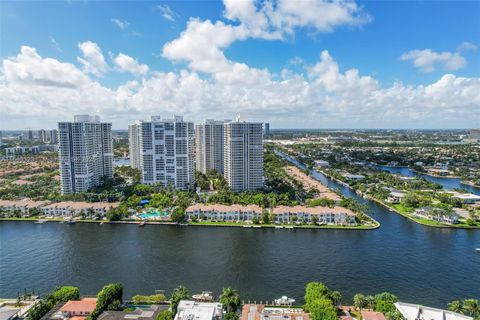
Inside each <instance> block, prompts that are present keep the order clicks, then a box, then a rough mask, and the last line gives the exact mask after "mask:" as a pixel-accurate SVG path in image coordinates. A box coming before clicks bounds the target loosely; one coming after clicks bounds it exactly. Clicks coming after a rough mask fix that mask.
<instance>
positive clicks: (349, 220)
mask: <svg viewBox="0 0 480 320" xmlns="http://www.w3.org/2000/svg"><path fill="white" fill-rule="evenodd" d="M272 213H273V215H274V222H275V223H280V224H281V223H289V222H291V221H299V222H305V223H312V222H313V221H314V219H316V221H317V223H318V224H335V225H339V224H354V223H355V213H354V212H353V211H351V210H349V209H346V208H343V207H333V208H330V207H320V206H317V207H306V206H293V207H287V206H278V207H275V208H273V210H272Z"/></svg>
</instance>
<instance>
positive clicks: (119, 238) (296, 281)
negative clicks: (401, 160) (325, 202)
mask: <svg viewBox="0 0 480 320" xmlns="http://www.w3.org/2000/svg"><path fill="white" fill-rule="evenodd" d="M313 175H314V177H315V178H317V179H319V180H320V181H322V182H323V183H325V184H327V185H328V186H330V187H332V188H338V189H339V190H340V191H341V192H342V193H343V194H344V195H346V196H348V197H353V198H355V199H357V200H358V201H360V202H362V203H367V204H368V205H369V207H370V209H371V210H372V216H373V217H374V218H375V219H376V220H378V221H379V222H380V223H381V228H379V229H376V230H372V231H358V230H356V231H354V230H352V231H346V230H293V231H289V230H274V229H265V230H263V229H245V228H207V227H193V226H189V227H177V226H158V225H147V226H145V227H143V228H138V227H137V226H135V225H108V224H105V225H99V224H81V223H77V224H75V225H68V224H59V223H52V222H48V223H45V224H34V223H30V222H0V296H3V297H5V296H10V297H11V296H15V295H16V294H17V292H18V291H22V290H23V288H24V287H29V288H31V287H35V288H36V289H39V290H40V291H41V292H46V291H48V290H51V289H52V288H53V287H54V286H56V285H62V284H71V285H78V286H79V287H80V289H81V292H82V293H83V294H95V293H96V292H97V291H98V290H99V289H100V288H101V286H103V285H104V284H105V283H109V282H112V281H120V282H122V283H123V284H124V286H125V295H126V296H132V295H134V294H137V293H141V294H150V293H153V291H154V290H155V289H165V290H167V291H169V290H171V289H172V288H174V287H175V286H177V285H179V284H184V285H186V286H187V287H188V288H190V291H191V293H192V294H193V293H199V292H201V291H203V290H212V291H214V293H216V294H218V293H219V292H220V290H221V288H222V287H224V286H228V285H229V286H232V287H234V288H237V289H239V290H240V292H241V294H242V297H243V298H244V299H245V300H247V301H248V300H251V301H257V302H259V301H260V300H262V301H264V302H265V300H269V301H271V300H272V299H275V298H278V297H280V296H282V295H287V296H289V297H293V298H295V299H297V301H298V302H300V303H301V302H302V300H303V295H304V288H305V284H306V283H307V282H309V281H322V282H324V283H326V284H327V285H328V286H330V287H331V288H333V289H335V290H339V291H341V292H342V294H343V296H344V298H345V300H346V301H347V302H348V301H349V300H351V298H352V296H353V295H354V294H355V293H357V292H363V293H367V294H374V293H377V292H381V291H385V290H388V291H391V292H393V293H395V294H397V295H398V296H399V297H400V299H402V300H404V301H407V302H414V303H420V304H424V305H431V306H436V307H443V308H444V307H446V304H447V303H448V302H449V301H450V300H453V299H460V298H468V297H476V298H480V255H479V254H476V253H475V248H476V247H480V231H478V230H455V229H452V230H451V229H438V228H430V227H424V226H421V225H419V224H416V223H413V222H412V221H410V220H408V219H405V218H403V217H401V216H399V215H397V214H395V213H392V212H390V211H388V210H386V209H385V208H384V207H382V206H380V205H378V204H376V203H374V202H371V201H367V200H365V199H363V198H361V197H359V196H357V195H356V194H355V193H353V192H352V191H351V190H349V189H348V188H346V187H344V186H342V185H339V184H337V183H335V182H334V181H331V180H329V179H328V178H326V177H325V176H324V175H322V174H320V173H318V172H313Z"/></svg>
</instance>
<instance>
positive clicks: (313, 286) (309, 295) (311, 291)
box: [305, 282, 330, 311]
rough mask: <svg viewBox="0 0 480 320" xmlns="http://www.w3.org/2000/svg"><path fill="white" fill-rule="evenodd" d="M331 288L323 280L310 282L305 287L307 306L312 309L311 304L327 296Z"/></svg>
mask: <svg viewBox="0 0 480 320" xmlns="http://www.w3.org/2000/svg"><path fill="white" fill-rule="evenodd" d="M329 293H330V290H329V289H328V287H327V286H326V285H324V284H323V283H321V282H309V283H308V284H307V287H306V288H305V307H306V309H307V310H308V311H310V304H311V303H313V302H314V301H317V300H320V299H323V298H327V297H328V296H329Z"/></svg>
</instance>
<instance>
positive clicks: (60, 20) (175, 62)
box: [0, 0, 480, 129]
mask: <svg viewBox="0 0 480 320" xmlns="http://www.w3.org/2000/svg"><path fill="white" fill-rule="evenodd" d="M239 2H242V3H243V4H244V5H245V4H246V3H249V2H250V1H249V0H241V1H237V3H236V4H235V3H234V4H235V5H232V6H229V7H228V8H227V3H223V2H222V1H168V2H156V1H137V2H129V1H118V2H114V1H49V2H43V1H32V2H30V1H11V2H9V1H2V2H0V20H1V22H0V37H1V38H0V59H1V60H2V61H3V67H2V74H0V75H2V78H0V93H1V92H3V93H4V95H3V94H2V96H3V98H0V112H1V113H3V114H4V115H6V116H3V115H2V117H1V118H3V120H0V128H5V129H13V128H17V127H18V126H29V127H32V128H39V127H41V126H44V125H48V126H52V127H53V126H54V125H55V123H56V122H57V121H61V120H65V119H63V118H59V117H70V116H71V115H73V113H75V112H74V111H72V108H69V106H74V108H73V109H75V110H78V111H81V112H90V113H98V114H100V115H101V116H102V117H104V118H105V119H107V120H108V121H112V122H113V123H114V127H116V128H122V127H126V125H127V124H128V123H129V122H131V121H133V120H134V119H136V118H146V117H148V115H149V114H151V113H153V112H155V113H162V114H171V113H183V114H184V115H185V116H186V118H191V119H192V120H194V121H201V119H203V118H207V117H212V116H213V117H228V118H232V117H233V115H234V114H235V113H238V112H240V113H241V114H242V116H245V117H246V118H249V119H254V120H261V121H270V122H271V123H272V127H320V128H322V127H325V128H327V127H339V128H343V127H358V128H369V127H404V128H408V127H415V128H422V127H425V128H437V127H438V128H440V127H452V128H455V127H473V126H480V116H479V115H478V114H480V97H479V95H478V93H477V94H475V91H476V89H479V91H478V92H480V87H478V82H479V81H480V80H479V76H480V51H479V49H478V48H477V47H478V46H480V19H479V17H480V1H362V2H356V3H355V2H351V1H339V2H340V3H344V4H345V5H349V4H352V3H353V4H354V5H355V8H354V9H351V10H349V11H348V12H347V13H346V15H347V16H348V17H345V15H343V16H342V14H338V16H336V15H335V13H332V12H335V11H334V10H335V9H337V8H334V7H332V8H331V9H332V10H327V11H326V10H319V11H318V12H316V13H315V14H314V15H313V18H312V16H311V13H312V12H311V10H309V8H308V7H307V6H305V7H306V9H305V10H304V11H301V10H300V9H299V10H296V9H295V8H294V9H292V8H287V7H289V6H288V1H287V5H284V4H282V1H279V2H274V11H272V12H274V13H268V12H269V11H268V9H266V5H265V2H259V1H255V2H252V5H253V7H254V8H255V10H256V11H255V14H257V16H254V13H252V12H251V14H250V16H248V15H246V14H243V13H239V12H246V11H247V10H245V8H246V7H242V8H240V11H235V7H236V5H237V4H238V3H239ZM283 2H285V1H283ZM290 2H291V1H290ZM307 2H308V3H310V2H312V4H311V5H312V7H311V8H318V6H317V5H319V4H320V5H321V4H322V3H328V1H321V0H319V1H305V3H307ZM282 5H284V8H283V9H282ZM341 8H345V7H341ZM292 10H295V11H292ZM309 11H310V12H309ZM260 14H261V17H262V18H263V17H264V16H265V17H268V19H270V22H268V25H261V26H259V25H257V24H255V23H254V22H252V21H257V22H258V21H259V20H258V19H259V17H260ZM343 14H345V13H343ZM273 17H274V18H273ZM317 17H318V18H317ZM192 18H196V19H197V20H196V21H198V24H197V25H195V28H196V29H195V28H194V27H193V26H192V28H191V30H190V31H191V33H189V36H188V37H187V38H188V39H186V40H185V39H183V40H182V36H181V33H182V32H184V31H185V30H187V29H188V26H189V22H191V21H192V20H191V19H192ZM255 19H256V20H255ZM268 19H267V20H268ZM274 19H277V20H281V21H282V22H281V23H279V24H278V25H276V24H274V22H271V21H274ZM208 20H210V21H211V22H212V23H215V22H217V21H219V22H220V23H222V26H216V27H215V28H217V27H219V28H220V27H222V28H223V25H224V26H227V27H228V29H229V31H232V30H234V31H232V32H236V33H238V34H236V35H234V36H233V35H230V34H229V35H225V38H224V40H222V41H221V42H222V43H221V44H218V43H216V41H217V40H216V39H215V38H216V36H217V34H218V33H217V31H216V30H209V32H211V34H209V35H208V36H207V37H206V38H205V39H203V38H201V35H200V36H198V35H199V34H201V31H199V30H202V27H203V26H206V25H207V21H208ZM291 21H294V22H291ZM316 21H327V22H326V25H327V26H325V25H324V24H320V23H317V22H316ZM328 21H329V22H328ZM197 36H198V39H201V40H198V41H200V42H201V44H198V46H193V45H192V47H190V42H188V41H197V40H195V39H196V38H195V37H197ZM218 38H220V39H222V38H221V37H218ZM178 39H180V40H182V41H185V42H182V43H184V44H185V46H186V47H185V46H181V45H180V43H173V45H172V46H170V47H171V48H170V49H171V50H172V51H170V53H168V49H166V47H167V46H168V44H169V43H172V42H175V40H178ZM202 39H203V40H202ZM187 40H188V41H187ZM210 41H211V43H210ZM219 41H220V40H219ZM86 42H88V43H89V44H92V43H94V44H96V46H95V48H98V50H99V52H100V54H101V55H102V56H103V59H104V66H103V67H101V66H100V67H99V66H98V65H97V66H96V67H97V69H98V68H99V69H98V70H96V71H91V69H89V70H90V71H88V70H87V69H88V68H87V67H86V65H85V64H84V63H82V62H81V61H80V59H83V60H84V61H90V64H89V65H90V67H91V68H95V61H97V62H98V60H89V59H92V56H86V55H85V52H83V51H82V50H81V49H80V46H79V44H80V43H86ZM195 43H196V42H195ZM177 44H178V45H177ZM22 46H28V47H29V48H32V49H35V52H36V54H37V55H38V59H40V60H38V59H37V58H35V59H37V60H38V61H37V60H35V59H34V60H35V61H36V62H35V63H34V64H33V65H28V64H26V62H25V61H23V60H24V59H21V57H20V55H23V54H24V53H21V47H22ZM177 47H178V48H177ZM95 48H93V49H92V50H96V49H95ZM189 48H192V51H194V53H193V54H192V53H191V52H188V51H189ZM212 48H213V49H214V50H213V51H215V52H214V53H212V52H211V51H212V50H211V49H212ZM182 50H183V51H182ZM202 50H205V53H202V52H203V51H202ZM324 50H327V51H328V53H327V55H322V57H323V58H321V57H320V56H321V53H322V52H323V51H324ZM426 50H428V51H426ZM217 51H218V52H217ZM89 52H91V51H89ZM120 53H123V54H125V55H127V56H129V57H131V58H132V59H133V60H135V63H137V65H145V68H147V66H148V72H143V71H142V72H140V71H132V69H131V68H129V67H127V66H126V65H125V64H122V66H120V64H117V63H116V62H115V57H117V56H118V55H119V54H120ZM211 53H212V56H209V55H210V54H211ZM218 54H220V55H221V56H222V59H223V56H224V58H225V61H223V66H222V67H220V69H221V70H217V69H216V68H217V67H216V61H218V60H219V58H218ZM97 57H98V55H97ZM402 57H403V58H402ZM47 58H50V59H54V60H55V61H57V62H58V63H59V65H58V68H57V69H55V70H46V69H48V68H49V67H50V66H49V64H48V61H45V59H47ZM5 61H10V62H13V63H8V62H7V64H6V63H5ZM37 62H38V63H37ZM416 63H417V65H415V64H416ZM66 64H73V66H74V67H75V68H76V70H73V71H72V70H71V69H69V68H67V66H66ZM219 64H222V63H219ZM129 66H131V65H129ZM235 66H237V67H240V66H245V67H246V68H247V69H248V70H244V71H245V74H243V73H242V75H243V76H245V77H244V78H241V79H240V78H235V79H234V80H232V77H234V76H235V77H236V76H238V75H239V73H238V71H236V70H237V69H235ZM315 66H317V71H313V70H314V69H315ZM64 67H65V68H64ZM35 68H39V69H38V70H36V69H35ZM102 68H103V69H102ZM331 68H333V69H335V68H337V69H338V70H337V71H336V73H335V72H334V73H332V72H327V71H326V70H332V69H331ZM351 69H356V70H358V75H357V76H354V75H353V76H352V77H351V78H349V77H347V76H346V75H347V71H348V70H351ZM19 70H27V71H26V72H27V73H28V74H27V75H25V76H24V77H17V76H16V74H18V72H19ZM135 70H139V69H135ZM262 70H263V71H265V72H266V73H268V74H265V72H263V71H262ZM318 70H320V71H318ZM77 71H78V72H79V73H78V75H76V76H78V79H82V80H79V81H80V82H81V83H80V82H79V83H72V84H69V85H68V86H69V89H68V90H70V91H68V92H67V91H65V88H64V86H56V85H52V86H50V85H48V87H47V88H45V87H44V86H45V83H48V84H51V83H53V82H54V81H51V80H52V79H43V78H42V77H45V78H48V77H53V80H55V79H56V78H58V77H60V78H62V77H65V79H70V78H71V75H69V74H68V72H77ZM182 72H183V75H182ZM242 72H243V71H242ZM80 73H81V74H80ZM169 73H170V75H171V76H172V77H174V78H175V79H174V80H171V81H173V82H175V83H172V82H168V75H169ZM446 74H448V75H452V76H453V77H454V78H444V77H445V75H446ZM84 75H85V77H86V78H85V79H84V78H83V76H84ZM182 77H183V79H187V78H188V77H198V79H195V80H191V81H189V82H188V86H191V87H184V88H183V90H184V91H176V89H175V88H176V87H179V85H181V84H182V83H185V82H182ZM299 77H301V80H300V78H299ZM39 78H42V79H39ZM252 78H255V79H257V78H258V81H263V82H262V83H253V82H252V81H251V79H252ZM441 79H443V80H444V81H443V82H439V81H441ZM40 80H41V81H40ZM164 81H167V82H168V83H167V84H165V82H164ZM195 81H196V83H193V82H195ZM132 82H134V83H133V84H132ZM267 82H269V83H270V82H271V83H270V85H268V86H267V85H265V83H267ZM285 82H288V83H287V84H285ZM127 83H128V84H130V86H131V87H132V89H131V90H132V92H131V94H129V96H128V98H125V97H124V95H123V94H124V93H123V92H119V87H122V86H125V85H126V84H127ZM399 83H400V84H401V86H402V87H401V88H398V84H399ZM436 83H437V84H438V85H437V86H435V88H436V89H435V90H433V89H432V90H425V87H427V86H431V85H434V84H436ZM153 85H159V87H158V88H154V89H153V88H152V87H151V86H153ZM287 85H288V90H287V89H285V86H287ZM32 86H34V87H33V88H32ZM42 86H43V87H42ZM164 86H168V94H165V95H160V96H156V97H153V95H152V94H150V95H147V92H148V90H147V88H150V89H151V90H153V91H157V90H160V91H161V90H163V89H164ZM259 86H260V87H262V91H260V90H259V89H258V88H259ZM60 87H62V88H63V89H62V88H60ZM87 87H88V88H90V91H89V90H87V89H86V88H87ZM92 87H95V90H99V92H98V96H99V97H101V99H100V101H98V102H95V99H92V98H88V99H83V98H82V97H83V96H84V95H88V94H90V93H89V92H92V91H91V88H92ZM99 87H101V88H99ZM437 87H440V88H442V90H443V91H439V90H437ZM342 88H348V92H347V90H342ZM42 89H46V90H42ZM57 90H62V91H57ZM71 90H76V91H75V92H72V91H71ZM191 90H198V92H197V91H194V92H192V97H198V100H195V101H191V100H189V98H188V95H189V94H188V92H189V91H191ZM269 90H271V91H269ZM302 90H303V92H306V91H308V92H306V93H305V94H302V95H300V94H299V93H298V92H300V91H302ZM47 91H48V92H51V93H50V95H47V94H46V92H47ZM165 91H167V90H165ZM393 91H395V92H393ZM424 91H425V92H424ZM211 92H221V93H222V95H225V96H224V99H212V94H211ZM452 92H453V93H454V94H459V97H457V98H458V99H454V98H455V97H453V96H452ZM72 94H73V95H74V96H75V98H74V99H72V101H71V104H70V103H69V102H68V97H69V96H70V95H72ZM104 94H105V96H104ZM281 94H286V95H285V97H281ZM287 94H288V95H287ZM409 94H410V95H411V96H410V97H408V95H409ZM36 95H38V96H36ZM297 95H298V96H297ZM394 95H396V96H395V97H392V96H394ZM58 96H62V97H63V98H62V99H61V100H59V99H58ZM172 97H174V98H172ZM403 98H405V99H407V100H408V101H410V102H409V103H405V105H403V102H402V99H403ZM289 99H291V101H293V102H292V103H293V104H295V105H288V103H287V102H285V103H282V101H288V100H289ZM213 100H215V101H213ZM239 100H240V101H241V103H240V102H238V101H239ZM373 100H375V101H373ZM222 101H224V103H225V104H226V105H222V104H223V102H222ZM259 102H261V103H259ZM32 103H33V105H32ZM86 103H88V104H93V105H91V106H85V104H86ZM77 104H78V105H77ZM104 104H107V105H104ZM142 104H143V105H142ZM256 104H260V105H261V106H257V105H256ZM385 105H388V106H389V107H386V106H385ZM439 106H440V107H441V109H440V110H439V109H438V108H440V107H439ZM116 110H119V112H116ZM26 111H30V112H28V113H29V114H31V115H30V116H28V117H25V113H26ZM32 111H33V112H32ZM50 111H54V112H50ZM299 111H300V113H301V114H302V115H306V118H308V120H306V121H304V120H303V119H304V118H303V116H302V115H299V114H298V113H299ZM472 114H473V116H470V117H468V115H472ZM374 115H377V116H378V115H381V116H380V117H379V118H375V116H374ZM372 116H373V117H372ZM325 117H328V121H326V120H325ZM7 120H8V121H7ZM380 120H381V121H380Z"/></svg>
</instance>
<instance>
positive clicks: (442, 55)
mask: <svg viewBox="0 0 480 320" xmlns="http://www.w3.org/2000/svg"><path fill="white" fill-rule="evenodd" d="M400 59H401V60H403V61H412V62H413V65H414V66H415V67H416V68H418V69H420V70H421V71H423V72H433V71H435V69H436V68H441V69H443V70H446V71H454V70H458V69H461V68H463V67H465V66H466V65H467V60H466V59H465V58H464V57H463V56H462V55H461V54H460V53H458V52H448V51H445V52H435V51H433V50H432V49H423V50H412V51H409V52H406V53H404V54H402V55H401V56H400Z"/></svg>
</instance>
